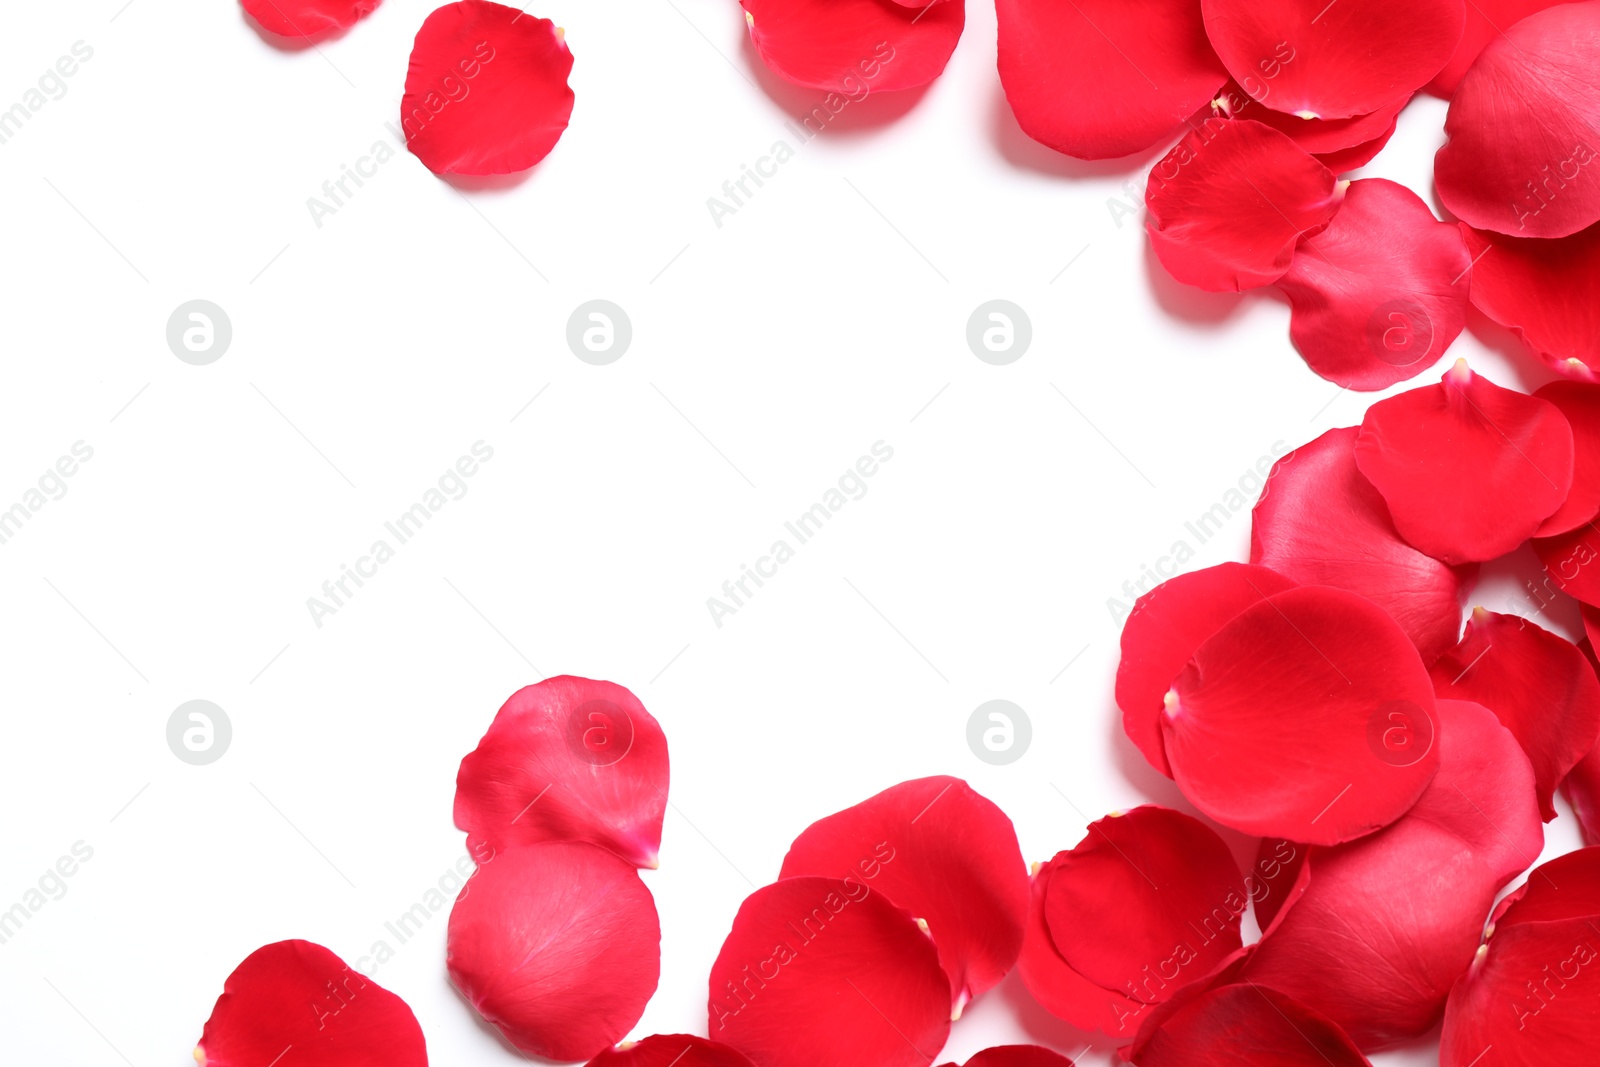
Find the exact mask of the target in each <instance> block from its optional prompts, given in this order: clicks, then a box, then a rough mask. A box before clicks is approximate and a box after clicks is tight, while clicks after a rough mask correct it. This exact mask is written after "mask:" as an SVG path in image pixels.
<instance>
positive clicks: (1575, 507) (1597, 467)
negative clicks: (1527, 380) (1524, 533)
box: [1533, 382, 1600, 537]
mask: <svg viewBox="0 0 1600 1067" xmlns="http://www.w3.org/2000/svg"><path fill="white" fill-rule="evenodd" d="M1533 395H1534V396H1536V397H1538V398H1539V399H1540V400H1544V401H1547V402H1549V403H1551V404H1554V405H1555V406H1556V407H1557V409H1559V410H1560V412H1561V414H1563V415H1565V416H1566V419H1567V423H1568V424H1569V425H1570V426H1571V427H1572V444H1573V462H1572V491H1571V492H1570V493H1569V494H1568V495H1567V500H1566V503H1564V504H1562V505H1561V507H1560V508H1559V509H1558V510H1557V511H1556V513H1555V514H1554V515H1551V516H1550V517H1549V518H1547V519H1545V520H1544V524H1543V525H1542V526H1540V527H1539V530H1538V534H1537V536H1539V537H1550V536H1553V535H1555V534H1562V533H1568V532H1569V531H1572V530H1575V529H1577V528H1578V527H1579V526H1582V525H1583V524H1584V523H1586V522H1588V521H1589V520H1591V519H1593V518H1594V517H1595V516H1596V515H1597V514H1600V385H1595V384H1591V383H1589V382H1551V383H1550V384H1549V385H1546V386H1544V387H1543V388H1541V389H1539V390H1537V391H1535V392H1534V394H1533Z"/></svg>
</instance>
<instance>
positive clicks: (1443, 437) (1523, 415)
mask: <svg viewBox="0 0 1600 1067" xmlns="http://www.w3.org/2000/svg"><path fill="white" fill-rule="evenodd" d="M1356 466H1358V467H1359V468H1361V473H1362V474H1364V475H1366V476H1367V480H1368V481H1370V482H1371V483H1372V484H1373V485H1374V486H1375V487H1376V488H1377V490H1378V492H1379V493H1381V494H1383V499H1384V502H1385V503H1387V504H1388V505H1389V514H1390V516H1391V517H1392V518H1393V519H1394V524H1395V527H1396V528H1397V529H1398V530H1399V531H1400V536H1402V537H1404V538H1405V539H1406V541H1407V542H1408V543H1410V544H1412V545H1415V546H1416V547H1417V548H1419V549H1421V550H1422V551H1423V552H1426V553H1427V554H1428V555H1430V556H1433V557H1434V558H1435V559H1441V560H1444V561H1445V562H1446V563H1457V564H1459V563H1475V562H1482V561H1484V560H1491V559H1496V558H1498V557H1500V556H1503V555H1505V554H1506V553H1508V552H1510V551H1511V550H1513V549H1515V548H1516V547H1517V546H1518V545H1520V544H1522V542H1524V541H1526V540H1527V539H1528V538H1530V537H1532V536H1533V534H1534V532H1535V531H1537V530H1538V529H1539V527H1540V526H1541V525H1542V524H1543V523H1544V520H1545V519H1547V518H1549V517H1550V515H1552V514H1553V513H1554V512H1555V511H1556V509H1557V508H1559V507H1561V505H1562V502H1563V501H1565V500H1566V499H1567V495H1568V493H1570V492H1571V490H1572V466H1573V435H1572V427H1571V426H1570V425H1569V424H1568V423H1567V419H1566V416H1565V415H1563V414H1561V410H1560V409H1559V408H1557V407H1556V406H1555V405H1554V404H1550V403H1547V402H1546V401H1543V400H1540V399H1538V398H1537V397H1532V396H1528V395H1527V394H1526V393H1519V392H1516V391H1514V390H1511V389H1502V388H1501V387H1500V386H1498V385H1495V384H1494V383H1493V382H1491V381H1489V380H1488V379H1487V378H1484V377H1481V376H1479V375H1476V374H1473V373H1472V371H1470V370H1468V369H1467V365H1466V363H1465V362H1464V361H1461V360H1457V361H1456V365H1455V366H1454V367H1453V368H1451V370H1450V371H1449V372H1448V373H1447V374H1445V376H1444V379H1443V380H1442V381H1441V382H1440V383H1439V384H1438V385H1435V386H1424V387H1422V388H1419V389H1412V390H1410V391H1409V392H1405V393H1401V394H1399V395H1398V396H1392V397H1390V398H1389V399H1387V400H1380V401H1379V402H1378V403H1376V404H1374V405H1372V407H1370V408H1368V409H1367V416H1366V418H1365V419H1363V420H1362V423H1361V434H1360V436H1359V437H1357V438H1356Z"/></svg>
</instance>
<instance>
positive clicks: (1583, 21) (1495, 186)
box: [1433, 3, 1600, 237]
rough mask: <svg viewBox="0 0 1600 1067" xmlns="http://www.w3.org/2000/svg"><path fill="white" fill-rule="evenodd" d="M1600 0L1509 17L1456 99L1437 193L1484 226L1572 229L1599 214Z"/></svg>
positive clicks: (1539, 231) (1527, 233) (1564, 232)
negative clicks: (1597, 74)
mask: <svg viewBox="0 0 1600 1067" xmlns="http://www.w3.org/2000/svg"><path fill="white" fill-rule="evenodd" d="M1597 66H1600V4H1595V3H1580V4H1561V5H1559V6H1556V7H1552V8H1548V9H1546V10H1544V11H1540V12H1537V13H1536V14H1533V15H1529V16H1528V17H1527V18H1525V19H1523V20H1522V21H1521V22H1518V23H1517V24H1516V25H1514V26H1510V27H1506V28H1505V32H1504V33H1502V34H1500V35H1498V36H1496V37H1495V38H1494V39H1493V40H1492V41H1490V42H1489V43H1488V44H1487V45H1486V46H1485V47H1484V49H1483V51H1482V52H1480V53H1479V54H1478V58H1477V60H1476V61H1475V62H1474V63H1473V64H1472V67H1471V68H1470V69H1469V70H1468V71H1467V73H1466V76H1465V77H1463V78H1462V79H1461V84H1460V85H1459V86H1457V88H1456V91H1455V95H1454V96H1453V97H1452V98H1451V100H1450V112H1449V114H1448V115H1446V116H1445V122H1444V129H1445V133H1447V134H1448V135H1449V137H1450V140H1449V141H1448V142H1446V144H1445V146H1444V147H1443V148H1441V149H1439V152H1438V154H1437V155H1436V156H1435V157H1434V161H1433V176H1434V184H1435V186H1436V187H1437V188H1438V190H1439V199H1440V201H1442V202H1443V203H1444V206H1445V207H1447V208H1449V209H1450V211H1451V213H1452V214H1454V215H1455V216H1456V217H1457V218H1459V219H1460V220H1461V221H1462V222H1465V223H1466V224H1467V225H1469V226H1473V227H1476V228H1477V229H1480V230H1494V231H1495V232H1497V233H1504V234H1511V235H1513V236H1517V237H1566V236H1569V235H1570V234H1574V233H1577V232H1578V231H1579V230H1582V229H1584V228H1586V227H1588V226H1592V225H1594V224H1595V223H1596V222H1600V173H1596V171H1597V170H1600V157H1597V156H1596V153H1597V152H1600V84H1597V83H1596V81H1595V79H1594V78H1593V77H1592V75H1593V72H1594V70H1595V68H1596V67H1597Z"/></svg>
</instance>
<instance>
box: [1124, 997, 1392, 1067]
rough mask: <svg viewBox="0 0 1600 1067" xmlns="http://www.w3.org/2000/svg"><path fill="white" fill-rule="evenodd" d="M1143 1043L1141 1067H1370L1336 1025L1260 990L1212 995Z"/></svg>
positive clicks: (1184, 1010) (1178, 1013)
mask: <svg viewBox="0 0 1600 1067" xmlns="http://www.w3.org/2000/svg"><path fill="white" fill-rule="evenodd" d="M1140 1040H1141V1045H1142V1047H1141V1049H1140V1050H1139V1051H1138V1052H1136V1053H1135V1057H1136V1058H1135V1061H1134V1062H1136V1063H1137V1064H1138V1065H1139V1067H1246V1065H1250V1067H1253V1065H1256V1064H1260V1065H1262V1067H1267V1065H1268V1064H1270V1065H1271V1067H1371V1064H1369V1063H1368V1062H1367V1058H1366V1057H1365V1056H1363V1055H1362V1054H1361V1052H1360V1050H1359V1049H1357V1048H1356V1046H1355V1044H1354V1043H1353V1042H1352V1041H1351V1040H1350V1038H1349V1037H1348V1036H1346V1034H1345V1033H1344V1031H1342V1030H1340V1029H1339V1027H1338V1026H1337V1025H1336V1024H1335V1023H1333V1022H1330V1021H1329V1020H1328V1019H1326V1018H1324V1017H1323V1016H1321V1015H1318V1014H1317V1013H1316V1012H1314V1011H1312V1010H1311V1009H1310V1008H1307V1007H1306V1006H1304V1005H1303V1004H1298V1003H1296V1002H1295V1001H1293V1000H1291V999H1290V998H1289V997H1286V996H1284V995H1283V994H1282V993H1279V992H1277V991H1276V990H1273V989H1268V988H1266V987H1264V986H1259V985H1254V986H1252V985H1227V986H1222V987H1221V988H1218V989H1213V990H1210V991H1208V992H1206V993H1204V994H1202V995H1200V996H1198V997H1196V998H1195V999H1194V1000H1192V1001H1190V1002H1189V1003H1187V1004H1185V1005H1184V1006H1183V1007H1182V1008H1181V1009H1179V1010H1178V1011H1175V1012H1173V1013H1172V1015H1170V1016H1169V1017H1167V1018H1166V1019H1165V1020H1164V1021H1163V1025H1162V1026H1161V1027H1159V1028H1158V1029H1155V1030H1154V1031H1153V1032H1151V1033H1150V1034H1149V1035H1148V1037H1145V1036H1143V1035H1141V1039H1140Z"/></svg>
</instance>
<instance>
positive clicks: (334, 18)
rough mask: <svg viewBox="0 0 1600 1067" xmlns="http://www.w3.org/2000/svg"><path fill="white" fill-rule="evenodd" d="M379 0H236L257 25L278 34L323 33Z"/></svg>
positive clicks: (363, 13) (352, 19) (339, 26)
mask: <svg viewBox="0 0 1600 1067" xmlns="http://www.w3.org/2000/svg"><path fill="white" fill-rule="evenodd" d="M382 2H383V0H239V3H240V6H242V7H243V8H244V10H245V13H246V14H248V15H249V16H250V17H251V18H253V19H255V20H256V23H257V25H259V26H260V27H261V28H262V29H264V30H266V31H267V32H268V33H274V34H277V35H278V36H279V37H302V38H312V37H324V36H326V35H328V34H330V33H335V32H337V31H339V30H342V29H345V28H347V27H349V26H354V25H355V24H356V23H357V22H359V21H361V20H362V19H364V18H366V17H367V16H368V15H370V14H372V12H373V11H375V10H377V7H378V5H379V4H380V3H382Z"/></svg>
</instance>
